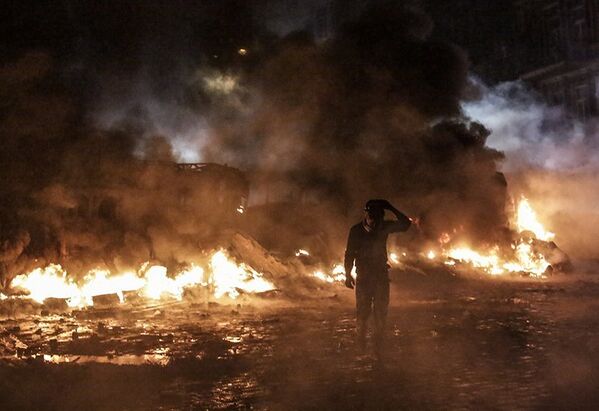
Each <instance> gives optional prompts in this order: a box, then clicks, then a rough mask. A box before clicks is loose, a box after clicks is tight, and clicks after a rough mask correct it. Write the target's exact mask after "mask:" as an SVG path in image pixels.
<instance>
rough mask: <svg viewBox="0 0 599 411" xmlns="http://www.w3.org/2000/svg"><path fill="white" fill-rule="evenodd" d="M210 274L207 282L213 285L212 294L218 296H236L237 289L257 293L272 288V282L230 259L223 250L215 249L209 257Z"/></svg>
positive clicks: (237, 293)
mask: <svg viewBox="0 0 599 411" xmlns="http://www.w3.org/2000/svg"><path fill="white" fill-rule="evenodd" d="M210 268H211V270H212V276H211V277H210V279H209V283H210V284H212V285H213V286H214V296H215V297H216V298H220V297H222V296H224V295H228V296H229V297H231V298H236V297H237V296H238V295H239V291H238V290H243V291H246V292H250V293H259V292H264V291H270V290H274V288H275V287H274V286H273V284H272V283H270V282H268V281H266V280H265V279H264V278H263V277H262V274H260V273H258V272H257V271H255V270H254V269H252V268H251V267H248V266H247V265H245V264H243V263H241V264H236V263H235V262H233V261H231V260H230V259H229V258H228V256H227V255H226V254H225V252H224V251H223V250H220V251H217V252H216V253H214V254H213V255H212V257H211V258H210Z"/></svg>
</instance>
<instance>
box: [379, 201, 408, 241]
mask: <svg viewBox="0 0 599 411" xmlns="http://www.w3.org/2000/svg"><path fill="white" fill-rule="evenodd" d="M383 208H384V209H385V210H389V211H391V212H392V213H393V214H395V218H397V220H396V221H385V229H386V231H387V232H389V233H398V232H401V231H407V230H408V228H410V226H411V225H412V220H411V219H410V218H409V217H408V216H406V215H405V214H404V213H402V212H401V211H399V210H398V209H397V208H395V207H393V205H392V204H391V203H390V202H388V201H386V200H384V204H383Z"/></svg>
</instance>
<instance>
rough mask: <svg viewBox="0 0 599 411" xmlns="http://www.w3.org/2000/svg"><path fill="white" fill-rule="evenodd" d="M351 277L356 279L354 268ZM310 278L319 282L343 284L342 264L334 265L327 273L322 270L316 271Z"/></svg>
mask: <svg viewBox="0 0 599 411" xmlns="http://www.w3.org/2000/svg"><path fill="white" fill-rule="evenodd" d="M351 275H352V277H354V279H355V278H356V270H355V267H354V269H353V270H352V272H351ZM312 276H314V277H316V278H318V279H319V280H321V281H324V282H327V283H335V282H344V281H345V268H344V267H343V265H342V264H335V265H333V267H332V268H331V269H330V270H329V271H324V270H322V269H319V270H316V271H314V272H313V273H312Z"/></svg>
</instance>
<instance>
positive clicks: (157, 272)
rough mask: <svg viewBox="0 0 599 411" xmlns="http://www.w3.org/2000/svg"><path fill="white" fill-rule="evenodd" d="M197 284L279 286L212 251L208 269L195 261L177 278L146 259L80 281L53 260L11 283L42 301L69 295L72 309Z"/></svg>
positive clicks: (177, 292)
mask: <svg viewBox="0 0 599 411" xmlns="http://www.w3.org/2000/svg"><path fill="white" fill-rule="evenodd" d="M196 286H204V287H207V288H208V289H209V290H210V291H212V293H213V295H214V296H215V297H216V298H220V297H223V296H228V297H230V298H236V297H237V296H239V294H240V293H241V292H247V293H256V292H263V291H269V290H273V289H274V285H273V284H272V283H270V282H268V281H267V280H265V279H264V278H263V277H262V274H260V273H258V272H257V271H255V270H253V269H252V268H250V267H248V266H246V265H245V264H243V263H242V264H237V263H235V262H234V261H233V260H231V259H230V258H229V256H228V255H227V254H226V252H225V251H224V250H218V251H215V252H214V253H212V254H211V256H210V257H209V264H208V269H207V270H205V269H204V268H202V267H200V266H199V265H195V264H191V265H190V266H189V267H188V268H186V269H184V270H182V271H180V272H178V273H177V274H176V275H173V276H169V275H168V272H167V268H166V267H164V266H159V265H153V266H152V265H149V263H145V264H143V265H142V267H141V268H140V270H139V271H138V272H137V273H133V272H126V273H122V274H117V275H112V274H111V273H110V272H109V271H106V270H92V271H90V272H89V273H87V274H86V275H85V277H84V278H83V279H82V280H81V281H79V282H75V281H74V280H73V279H71V278H70V277H69V276H68V275H67V273H66V271H65V270H64V269H63V268H62V267H61V266H60V265H57V264H51V265H49V266H47V267H45V268H37V269H35V270H33V271H32V272H30V273H28V274H22V275H19V276H17V277H15V278H14V279H13V281H12V283H11V287H12V288H13V289H15V290H17V289H22V290H23V291H25V292H26V293H27V296H28V297H29V298H31V299H33V300H35V301H37V302H39V303H43V302H44V301H45V300H47V299H49V298H60V299H65V300H66V301H67V304H68V305H69V306H70V307H86V306H92V305H93V304H94V302H93V298H94V297H96V296H100V295H108V294H116V295H117V296H118V298H119V301H120V302H121V303H122V302H124V293H125V292H136V293H137V294H139V295H140V296H142V297H145V298H148V299H151V300H158V299H161V298H175V299H178V300H181V299H182V298H183V293H184V291H185V289H186V288H189V287H196ZM3 298H6V297H3Z"/></svg>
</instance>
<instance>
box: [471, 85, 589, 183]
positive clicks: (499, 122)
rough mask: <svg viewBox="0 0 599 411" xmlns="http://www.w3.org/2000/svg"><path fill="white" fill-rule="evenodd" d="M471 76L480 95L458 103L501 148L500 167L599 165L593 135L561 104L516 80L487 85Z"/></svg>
mask: <svg viewBox="0 0 599 411" xmlns="http://www.w3.org/2000/svg"><path fill="white" fill-rule="evenodd" d="M471 81H472V82H473V83H474V85H475V87H476V88H477V89H478V91H479V92H480V98H478V99H474V100H469V101H466V102H464V103H463V105H462V108H463V110H464V113H465V114H466V115H467V116H468V117H470V118H472V119H473V120H476V121H479V122H481V123H482V124H484V125H485V126H486V127H488V128H489V129H490V130H491V131H492V133H491V135H490V136H489V139H488V140H487V144H488V145H489V146H491V147H493V148H496V149H498V150H501V151H503V152H504V153H505V154H506V162H505V164H504V169H505V171H508V172H510V171H516V170H521V169H529V168H540V169H545V170H582V169H589V168H591V169H594V168H597V167H598V166H599V155H598V154H597V153H596V152H595V151H594V150H593V148H594V147H595V146H596V141H597V138H596V137H595V136H594V135H593V133H592V132H590V131H589V130H590V128H591V127H590V126H589V125H586V126H585V125H583V124H582V123H581V122H580V121H578V120H576V119H575V118H573V116H572V115H570V114H569V113H567V112H566V111H565V110H564V108H563V107H561V106H550V105H548V104H547V103H546V102H545V101H544V100H543V98H542V97H541V96H540V95H538V94H536V93H535V92H533V91H532V90H531V89H529V88H528V87H527V86H526V85H525V84H524V83H523V82H521V81H513V82H506V83H501V84H499V85H497V86H495V87H492V88H490V87H487V86H486V85H484V84H483V83H482V82H481V81H480V80H478V79H477V78H474V77H471Z"/></svg>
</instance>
